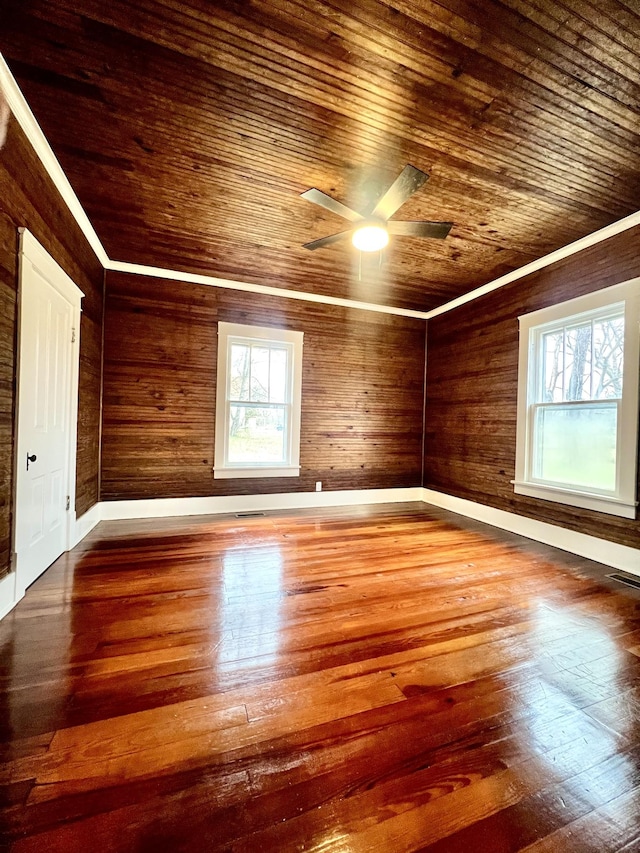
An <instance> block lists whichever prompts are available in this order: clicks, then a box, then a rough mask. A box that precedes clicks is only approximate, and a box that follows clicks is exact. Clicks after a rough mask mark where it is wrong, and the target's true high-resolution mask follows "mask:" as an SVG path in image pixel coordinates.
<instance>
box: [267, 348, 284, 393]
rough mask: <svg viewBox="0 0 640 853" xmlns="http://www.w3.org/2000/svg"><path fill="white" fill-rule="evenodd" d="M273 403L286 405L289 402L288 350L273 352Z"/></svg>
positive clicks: (273, 350) (271, 382) (271, 378)
mask: <svg viewBox="0 0 640 853" xmlns="http://www.w3.org/2000/svg"><path fill="white" fill-rule="evenodd" d="M270 380H271V381H270V386H271V396H270V397H269V400H270V402H272V403H286V401H287V396H286V395H287V351H286V349H275V348H274V349H272V350H271V373H270Z"/></svg>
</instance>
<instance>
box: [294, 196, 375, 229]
mask: <svg viewBox="0 0 640 853" xmlns="http://www.w3.org/2000/svg"><path fill="white" fill-rule="evenodd" d="M300 198H306V200H307V201H311V202H313V204H319V205H320V207H324V208H325V210H330V211H331V212H332V213H337V214H338V216H342V218H343V219H348V220H349V222H360V220H361V219H363V218H364V217H363V216H361V215H360V214H359V213H356V212H355V210H351V208H350V207H347V206H346V204H342V202H340V201H336V200H335V198H331V196H330V195H327V194H326V193H323V192H322V191H321V190H316V189H311V190H307V191H306V192H304V193H301V195H300Z"/></svg>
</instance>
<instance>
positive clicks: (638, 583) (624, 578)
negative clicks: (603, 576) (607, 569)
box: [607, 572, 640, 589]
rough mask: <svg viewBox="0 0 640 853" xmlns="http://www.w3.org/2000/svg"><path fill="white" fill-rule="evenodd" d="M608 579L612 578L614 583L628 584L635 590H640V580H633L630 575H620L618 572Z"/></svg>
mask: <svg viewBox="0 0 640 853" xmlns="http://www.w3.org/2000/svg"><path fill="white" fill-rule="evenodd" d="M607 577H608V578H611V580H613V581H618V582H619V583H623V584H626V585H627V586H632V587H633V588H634V589H640V578H632V577H629V575H619V574H617V572H614V574H612V575H607Z"/></svg>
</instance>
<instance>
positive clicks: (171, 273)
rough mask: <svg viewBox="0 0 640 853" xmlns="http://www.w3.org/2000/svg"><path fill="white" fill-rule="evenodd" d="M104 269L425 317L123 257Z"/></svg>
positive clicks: (389, 307) (419, 315)
mask: <svg viewBox="0 0 640 853" xmlns="http://www.w3.org/2000/svg"><path fill="white" fill-rule="evenodd" d="M106 269H107V270H111V271H112V272H123V273H129V274H130V275H146V276H151V277H152V278H166V279H170V280H171V281H185V282H188V283H191V284H205V285H207V286H208V287H225V288H229V289H230V290H242V291H244V292H246V293H260V294H263V295H264V296H279V297H281V298H282V299H299V300H300V301H301V302H316V303H320V304H322V305H338V306H340V307H342V308H353V309H356V310H358V311H375V312H376V313H378V314H395V315H396V316H399V317H415V318H416V319H418V320H425V319H426V318H427V314H426V313H425V312H424V311H411V310H410V309H408V308H394V307H393V306H392V305H376V304H374V303H372V302H358V301H357V300H355V299H340V298H339V297H337V296H324V295H320V294H317V293H309V292H307V291H305V290H285V289H284V288H280V287H269V285H266V284H250V283H249V282H246V281H233V280H232V279H227V278H215V277H214V276H210V275H199V274H197V273H189V272H179V271H178V270H169V269H165V268H164V267H149V266H145V265H144V264H130V263H126V262H124V261H109V263H108V264H107V265H106Z"/></svg>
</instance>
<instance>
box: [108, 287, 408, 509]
mask: <svg viewBox="0 0 640 853" xmlns="http://www.w3.org/2000/svg"><path fill="white" fill-rule="evenodd" d="M219 320H220V321H227V322H236V323H249V324H254V325H276V326H282V327H284V328H289V329H298V330H300V331H302V332H304V359H303V387H302V434H301V456H300V462H301V468H302V471H301V476H300V478H284V479H244V480H214V478H213V472H212V468H213V449H214V425H215V424H214V420H215V417H214V416H215V396H216V348H217V334H216V329H217V322H218V321H219ZM424 339H425V322H424V321H423V320H416V319H410V318H404V317H397V316H392V315H385V314H379V313H374V312H370V311H357V310H353V309H345V308H339V307H332V306H326V305H319V304H314V303H309V302H303V301H298V300H292V299H282V298H279V297H266V296H262V295H256V294H253V293H243V292H239V291H234V290H228V289H222V288H215V287H206V286H202V285H193V284H185V283H180V282H174V281H163V280H158V279H149V278H145V277H139V276H131V275H125V274H121V273H113V272H108V273H107V278H106V308H105V363H104V417H103V445H102V499H103V500H114V499H123V498H155V497H186V496H203V495H215V494H219V495H224V494H255V493H261V492H269V493H273V492H289V491H312V490H314V488H315V482H316V480H322V483H323V489H325V490H326V489H363V488H387V487H396V486H397V487H404V486H419V485H420V483H421V459H422V412H423V377H424V351H425V350H424Z"/></svg>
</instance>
